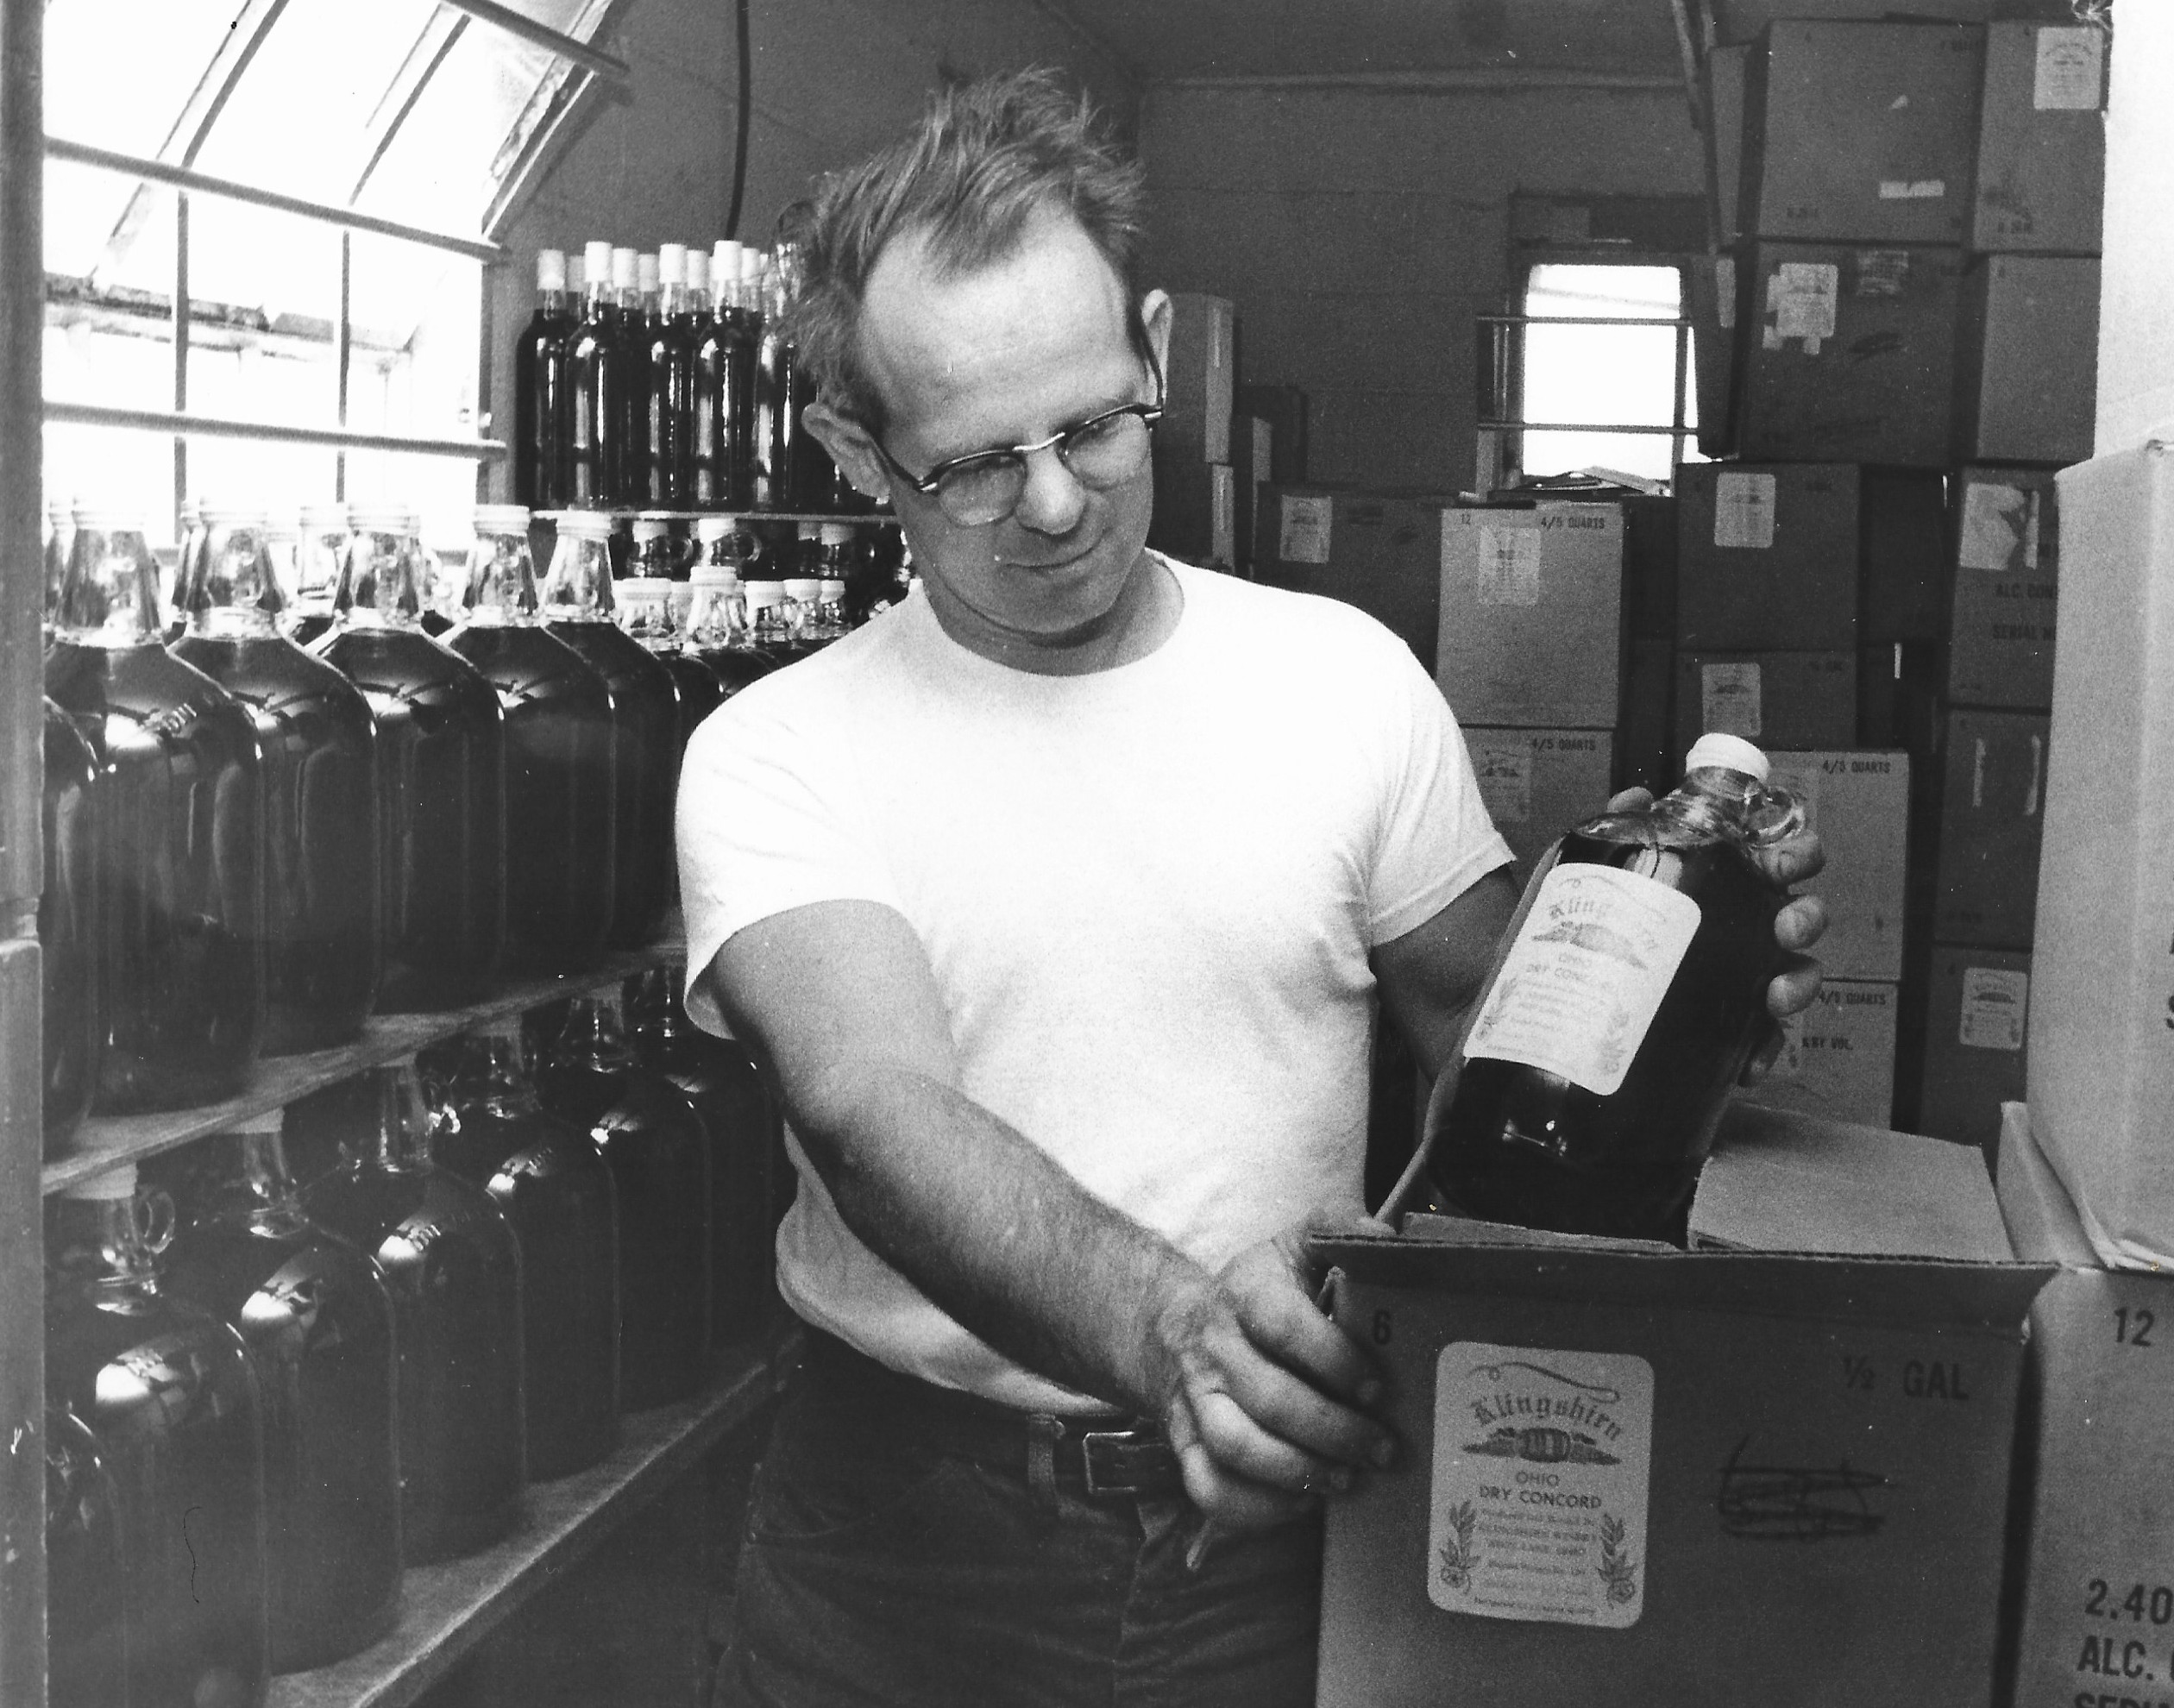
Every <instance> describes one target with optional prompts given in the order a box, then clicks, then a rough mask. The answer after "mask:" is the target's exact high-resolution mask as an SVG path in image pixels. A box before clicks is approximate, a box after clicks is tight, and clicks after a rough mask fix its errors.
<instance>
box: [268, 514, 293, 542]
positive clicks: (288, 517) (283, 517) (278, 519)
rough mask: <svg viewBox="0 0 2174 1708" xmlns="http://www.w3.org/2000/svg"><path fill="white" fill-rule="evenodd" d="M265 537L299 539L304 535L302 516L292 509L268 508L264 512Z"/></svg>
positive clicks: (271, 538)
mask: <svg viewBox="0 0 2174 1708" xmlns="http://www.w3.org/2000/svg"><path fill="white" fill-rule="evenodd" d="M264 537H265V538H266V539H267V540H298V539H300V538H301V537H302V518H301V517H300V516H299V515H298V514H297V513H296V512H293V511H292V510H267V511H266V512H264Z"/></svg>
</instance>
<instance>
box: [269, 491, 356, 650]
mask: <svg viewBox="0 0 2174 1708" xmlns="http://www.w3.org/2000/svg"><path fill="white" fill-rule="evenodd" d="M347 543H348V507H347V506H346V505H344V504H305V505H303V506H302V532H301V536H300V537H299V538H298V540H297V541H296V542H295V547H294V585H293V588H292V598H290V599H289V600H287V604H286V610H284V611H282V612H280V632H281V633H283V634H285V635H286V637H287V638H288V639H289V640H291V641H292V642H293V643H294V644H296V645H297V646H307V645H309V644H311V642H312V641H314V640H316V639H317V637H318V636H320V635H322V634H323V633H324V631H326V630H327V629H329V628H330V627H331V626H332V596H333V594H334V593H336V592H338V590H339V586H340V560H341V558H342V557H343V556H345V555H346V553H347Z"/></svg>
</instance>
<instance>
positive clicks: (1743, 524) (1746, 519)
mask: <svg viewBox="0 0 2174 1708" xmlns="http://www.w3.org/2000/svg"><path fill="white" fill-rule="evenodd" d="M1713 543H1714V544H1716V545H1718V546H1732V547H1735V548H1737V549H1739V550H1746V551H1770V550H1772V549H1773V547H1774V476H1773V475H1771V474H1720V475H1717V476H1716V477H1715V479H1714V483H1713Z"/></svg>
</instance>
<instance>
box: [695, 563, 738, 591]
mask: <svg viewBox="0 0 2174 1708" xmlns="http://www.w3.org/2000/svg"><path fill="white" fill-rule="evenodd" d="M687 584H688V586H689V587H738V586H739V584H740V578H739V571H738V570H737V569H735V568H732V565H731V564H729V563H698V564H696V565H695V566H694V573H693V574H692V575H689V576H688V578H687Z"/></svg>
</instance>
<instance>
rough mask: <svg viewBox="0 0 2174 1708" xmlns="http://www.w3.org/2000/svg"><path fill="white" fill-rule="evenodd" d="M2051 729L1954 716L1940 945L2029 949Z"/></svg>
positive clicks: (2019, 719) (1944, 798) (2031, 719)
mask: <svg viewBox="0 0 2174 1708" xmlns="http://www.w3.org/2000/svg"><path fill="white" fill-rule="evenodd" d="M2046 728H2047V725H2046V719H2045V718H2044V717H2043V716H2041V715H2040V714H2039V713H2035V712H1982V711H1978V710H1976V709H1972V708H1964V709H1960V710H1957V711H1952V712H1950V713H1948V716H1947V724H1946V727H1945V731H1944V732H1943V738H1942V744H1943V747H1944V749H1945V752H1944V754H1943V756H1942V768H1943V769H1942V773H1941V776H1942V782H1941V786H1940V820H1939V849H1938V855H1937V862H1938V886H1937V899H1936V901H1935V902H1934V908H1933V915H1932V935H1933V936H1934V938H1935V939H1938V941H1940V942H1943V943H1981V944H1985V945H1989V946H1991V947H1995V948H2001V949H2028V948H2029V947H2030V946H2031V939H2032V922H2033V918H2034V916H2035V914H2036V913H2037V907H2038V873H2039V836H2040V832H2042V831H2043V829H2044V827H2045V811H2044V810H2043V809H2044V806H2045V741H2046Z"/></svg>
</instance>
